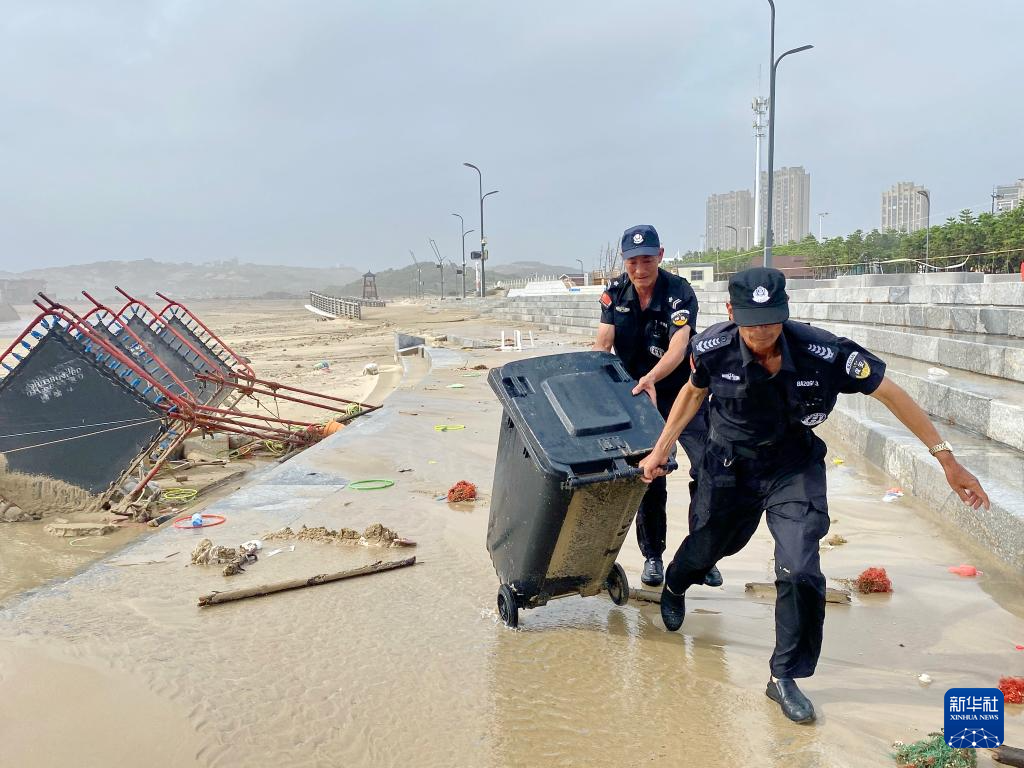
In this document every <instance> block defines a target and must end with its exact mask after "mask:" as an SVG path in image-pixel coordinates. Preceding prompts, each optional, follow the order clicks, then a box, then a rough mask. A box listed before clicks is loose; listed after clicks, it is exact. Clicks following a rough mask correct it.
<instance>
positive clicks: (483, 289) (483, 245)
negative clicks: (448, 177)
mask: <svg viewBox="0 0 1024 768" xmlns="http://www.w3.org/2000/svg"><path fill="white" fill-rule="evenodd" d="M463 165H464V166H466V167H467V168H472V169H473V170H474V171H476V175H477V182H478V183H479V189H480V298H483V297H484V296H486V295H487V271H486V269H485V267H484V262H485V261H487V238H486V237H484V199H485V198H488V197H490V196H491V195H496V194H498V190H496V189H495V190H493V191H491V192H488V193H487V194H486V195H485V194H484V175H483V173H481V171H480V169H479V168H477V167H476V166H475V165H473V164H472V163H463Z"/></svg>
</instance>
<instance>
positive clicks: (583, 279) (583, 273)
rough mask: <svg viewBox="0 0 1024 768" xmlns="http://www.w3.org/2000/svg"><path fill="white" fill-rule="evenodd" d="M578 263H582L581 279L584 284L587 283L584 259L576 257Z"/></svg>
mask: <svg viewBox="0 0 1024 768" xmlns="http://www.w3.org/2000/svg"><path fill="white" fill-rule="evenodd" d="M576 263H577V264H579V265H580V279H581V280H582V281H583V284H584V285H586V284H587V271H586V270H585V269H584V268H583V259H576Z"/></svg>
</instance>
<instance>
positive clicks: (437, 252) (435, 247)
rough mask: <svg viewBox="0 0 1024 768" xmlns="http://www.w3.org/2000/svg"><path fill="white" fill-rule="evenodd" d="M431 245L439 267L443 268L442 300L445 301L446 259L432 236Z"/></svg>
mask: <svg viewBox="0 0 1024 768" xmlns="http://www.w3.org/2000/svg"><path fill="white" fill-rule="evenodd" d="M430 247H431V248H432V249H433V250H434V256H435V257H436V258H437V268H438V269H439V270H441V301H444V259H442V258H441V252H440V251H439V250H437V243H435V242H434V238H430Z"/></svg>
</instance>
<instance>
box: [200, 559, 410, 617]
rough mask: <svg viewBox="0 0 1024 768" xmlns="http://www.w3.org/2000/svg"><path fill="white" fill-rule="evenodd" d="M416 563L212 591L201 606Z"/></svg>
mask: <svg viewBox="0 0 1024 768" xmlns="http://www.w3.org/2000/svg"><path fill="white" fill-rule="evenodd" d="M415 563H416V558H415V557H408V558H406V559H405V560H392V561H391V562H381V561H377V562H376V563H373V564H371V565H364V566H362V567H360V568H352V569H350V570H347V571H340V572H338V573H320V574H317V575H316V576H310V577H309V578H306V579H289V580H288V581H278V582H276V583H274V584H261V585H259V586H255V587H246V588H244V589H233V590H230V591H228V592H211V593H210V594H208V595H201V596H200V598H199V606H200V607H204V606H207V605H217V604H218V603H229V602H232V601H233V600H244V599H245V598H247V597H260V596H262V595H270V594H273V593H274V592H284V591H285V590H289V589H302V588H303V587H315V586H317V585H318V584H327V583H328V582H331V581H341V580H342V579H351V578H354V577H356V576H366V575H367V574H371V573H380V572H381V571H390V570H393V569H395V568H404V567H405V566H407V565H414V564H415Z"/></svg>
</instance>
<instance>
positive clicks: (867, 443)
mask: <svg viewBox="0 0 1024 768" xmlns="http://www.w3.org/2000/svg"><path fill="white" fill-rule="evenodd" d="M818 432H819V434H820V435H821V436H822V437H824V438H825V439H826V441H828V442H830V443H832V444H833V445H834V446H835V445H837V443H838V442H840V441H841V443H842V444H843V445H844V447H843V448H840V449H839V450H840V455H841V451H842V450H851V451H853V452H855V453H856V454H858V455H861V456H864V457H866V458H867V459H868V460H869V461H871V462H872V463H874V464H875V465H876V466H878V467H879V468H881V469H882V470H883V471H885V472H886V473H888V474H889V475H890V476H891V477H892V478H893V479H894V480H895V481H896V483H897V485H898V486H899V487H900V488H902V490H903V491H904V492H905V493H911V494H913V495H914V496H918V497H920V498H922V499H924V501H925V502H926V503H927V504H928V506H929V508H930V509H931V511H932V512H933V513H934V514H935V516H936V517H937V518H938V519H939V520H941V521H943V522H945V523H947V524H950V525H952V526H955V527H956V528H958V529H960V530H961V531H962V532H963V533H965V534H966V535H967V536H969V537H970V538H971V539H972V540H973V541H974V543H976V544H977V545H979V546H981V547H983V548H985V549H986V550H988V551H990V552H992V553H994V554H995V555H996V556H997V557H999V558H1000V559H1001V560H1003V561H1004V562H1005V563H1007V564H1008V565H1010V566H1011V567H1013V568H1015V569H1017V570H1018V571H1019V570H1020V569H1024V488H1022V478H1024V454H1022V453H1021V452H1020V451H1015V450H1013V449H1011V448H1006V447H1002V446H999V445H997V444H995V443H993V442H992V441H991V440H987V439H984V438H980V437H978V436H976V435H973V434H971V433H970V432H967V431H965V430H962V429H959V428H958V427H953V426H946V425H943V426H941V428H940V432H941V433H942V435H943V437H945V438H946V439H948V440H949V441H950V442H951V443H952V444H953V447H954V450H955V451H956V455H957V457H958V458H959V460H960V461H961V463H962V464H963V465H964V466H965V467H967V468H968V469H969V470H970V471H971V472H972V473H974V474H975V475H976V476H977V477H978V479H979V480H980V481H981V484H982V486H983V487H984V488H985V491H986V492H987V493H988V494H989V497H990V499H991V501H992V507H991V509H990V510H988V511H986V510H984V509H980V510H977V511H975V510H972V509H971V508H970V507H967V506H966V505H964V504H963V503H962V502H961V501H960V500H959V499H958V498H957V497H956V495H955V494H954V493H953V491H952V490H951V489H950V488H949V485H948V484H947V483H946V479H945V474H944V473H943V471H942V468H941V466H940V465H939V463H938V462H937V461H936V460H935V458H934V457H932V456H930V455H929V454H928V451H927V449H926V448H925V447H924V446H923V445H921V442H920V441H919V440H918V439H917V438H916V437H914V436H913V435H912V434H911V433H910V432H909V431H908V430H907V429H906V428H905V427H904V426H903V425H902V424H900V423H899V422H898V421H897V419H896V418H895V417H894V416H893V415H892V414H891V413H889V411H888V410H887V409H886V408H885V406H883V405H882V404H881V403H879V402H878V401H877V400H875V399H874V398H871V397H864V396H862V395H849V396H842V397H841V398H840V403H839V405H838V406H837V407H836V409H835V410H834V411H833V412H832V414H831V415H830V417H829V419H828V420H827V421H826V422H825V423H824V424H822V425H821V427H819V428H818ZM894 509H898V506H897V505H895V504H894Z"/></svg>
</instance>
